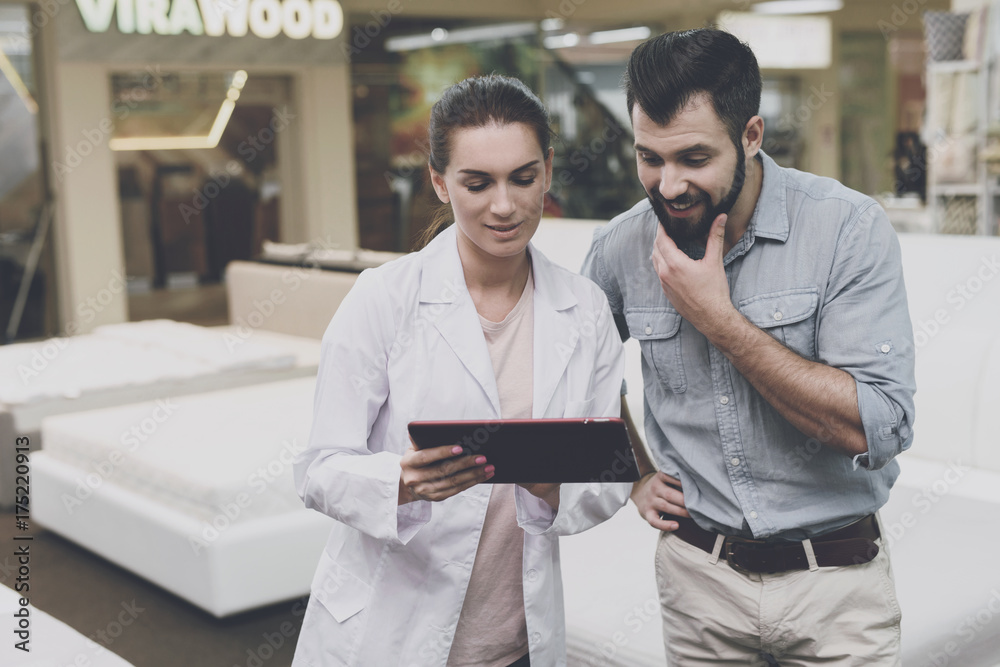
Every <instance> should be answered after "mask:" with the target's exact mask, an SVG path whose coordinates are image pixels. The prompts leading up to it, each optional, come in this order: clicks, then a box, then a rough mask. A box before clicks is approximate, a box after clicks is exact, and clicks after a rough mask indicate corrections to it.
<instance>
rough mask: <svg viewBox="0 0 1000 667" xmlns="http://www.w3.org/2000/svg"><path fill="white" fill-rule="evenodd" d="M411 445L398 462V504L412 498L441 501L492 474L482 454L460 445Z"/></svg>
mask: <svg viewBox="0 0 1000 667" xmlns="http://www.w3.org/2000/svg"><path fill="white" fill-rule="evenodd" d="M410 442H411V445H410V448H409V449H408V450H406V453H405V454H403V458H402V459H400V461H399V467H400V468H402V472H401V473H400V476H399V504H400V505H403V504H406V503H411V502H413V501H414V500H444V499H446V498H450V497H452V496H453V495H455V494H456V493H461V492H462V491H465V490H466V489H468V488H469V487H472V486H475V485H476V484H479V483H480V482H484V481H486V480H488V479H489V478H490V477H492V476H493V475H494V468H493V466H492V465H486V457H485V456H477V455H475V454H467V455H465V456H462V448H461V447H458V446H452V445H445V446H443V447H431V448H429V449H423V450H418V449H417V448H416V447H415V446H414V445H413V444H412V442H413V441H412V439H411V441H410Z"/></svg>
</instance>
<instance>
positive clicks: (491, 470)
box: [483, 465, 496, 477]
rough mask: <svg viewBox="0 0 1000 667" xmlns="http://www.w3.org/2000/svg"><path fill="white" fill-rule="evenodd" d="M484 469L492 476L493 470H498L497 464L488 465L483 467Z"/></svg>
mask: <svg viewBox="0 0 1000 667" xmlns="http://www.w3.org/2000/svg"><path fill="white" fill-rule="evenodd" d="M483 470H485V471H486V474H487V475H489V476H490V477H492V476H493V471H494V470H496V466H493V465H488V466H486V467H485V468H483Z"/></svg>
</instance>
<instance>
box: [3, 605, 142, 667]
mask: <svg viewBox="0 0 1000 667" xmlns="http://www.w3.org/2000/svg"><path fill="white" fill-rule="evenodd" d="M20 598H21V595H20V593H16V592H15V591H14V590H13V589H11V588H7V587H6V586H0V617H2V618H4V619H5V621H6V623H7V624H8V625H7V628H11V629H13V628H14V626H15V623H14V613H15V612H18V611H20V610H21V608H22V607H21V606H20V604H19V600H20ZM28 610H29V611H28V613H29V614H30V616H29V618H30V622H31V642H30V644H29V646H30V647H31V652H30V653H25V652H23V651H21V650H19V649H16V648H14V643H15V642H19V641H21V639H20V638H18V637H16V635H13V634H12V633H11V630H7V631H6V632H5V633H4V634H5V637H4V641H3V643H2V644H0V665H3V666H4V667H66V665H89V666H90V667H132V663H130V662H127V661H125V660H124V659H123V658H120V657H118V656H117V655H115V654H114V653H112V652H111V650H110V649H108V648H106V647H105V646H103V645H100V644H96V643H94V642H93V641H92V640H90V639H89V638H87V637H85V636H84V635H82V634H80V633H79V632H77V631H76V630H74V629H73V628H71V627H69V626H68V625H66V624H65V623H63V622H62V621H58V620H56V619H54V618H53V617H51V616H49V615H48V614H46V613H45V612H44V611H41V610H40V609H35V608H34V607H31V606H29V607H28Z"/></svg>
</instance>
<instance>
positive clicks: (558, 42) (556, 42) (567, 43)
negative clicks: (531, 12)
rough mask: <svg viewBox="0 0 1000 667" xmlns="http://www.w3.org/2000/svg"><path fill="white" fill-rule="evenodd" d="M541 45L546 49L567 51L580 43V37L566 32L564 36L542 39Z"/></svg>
mask: <svg viewBox="0 0 1000 667" xmlns="http://www.w3.org/2000/svg"><path fill="white" fill-rule="evenodd" d="M542 43H543V44H544V45H545V48H547V49H568V48H572V47H574V46H576V45H577V44H579V43H580V35H578V34H576V33H575V32H568V33H566V34H565V35H553V36H551V37H546V38H545V39H543V40H542Z"/></svg>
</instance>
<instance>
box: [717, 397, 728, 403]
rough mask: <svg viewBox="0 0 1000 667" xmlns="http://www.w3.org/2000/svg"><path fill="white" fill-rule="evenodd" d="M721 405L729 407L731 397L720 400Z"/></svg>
mask: <svg viewBox="0 0 1000 667" xmlns="http://www.w3.org/2000/svg"><path fill="white" fill-rule="evenodd" d="M719 403H722V404H723V405H729V397H728V396H723V397H722V398H720V399H719Z"/></svg>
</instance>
